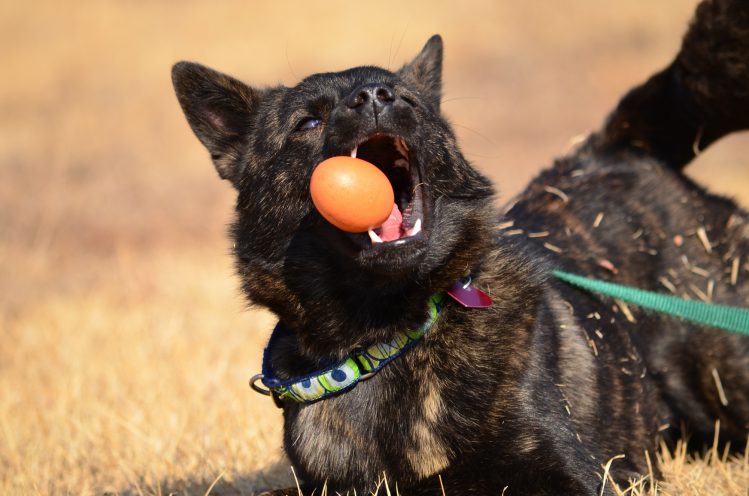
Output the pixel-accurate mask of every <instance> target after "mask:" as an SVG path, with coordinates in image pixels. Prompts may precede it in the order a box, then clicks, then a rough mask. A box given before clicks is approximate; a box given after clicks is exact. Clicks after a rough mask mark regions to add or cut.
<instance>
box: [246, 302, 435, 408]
mask: <svg viewBox="0 0 749 496" xmlns="http://www.w3.org/2000/svg"><path fill="white" fill-rule="evenodd" d="M444 300H445V295H444V294H443V293H438V294H436V295H433V296H432V297H431V298H429V301H428V304H429V308H428V310H429V317H428V318H427V321H426V322H424V324H423V325H422V326H421V327H419V328H418V329H415V330H406V331H403V332H400V333H398V335H396V336H395V337H394V338H393V339H392V340H391V341H390V342H387V343H376V344H373V345H372V346H369V347H367V348H365V349H361V350H356V351H354V352H353V353H352V354H351V355H349V356H348V357H346V358H344V359H343V360H341V361H340V362H337V363H334V364H332V365H330V366H328V367H325V368H323V369H320V370H317V371H315V372H312V373H310V374H307V375H305V376H302V377H294V378H291V379H287V380H280V379H278V378H277V377H276V376H275V374H274V373H273V371H272V370H271V369H270V350H272V349H273V348H274V346H275V345H276V344H275V343H277V342H278V340H279V339H281V338H282V337H283V336H284V335H289V334H290V331H289V330H288V329H286V327H285V326H284V325H283V324H282V323H281V322H279V323H278V324H277V325H276V327H275V329H273V333H272V334H271V337H270V341H268V346H267V347H266V348H265V351H264V352H263V372H262V373H261V374H256V375H254V376H252V378H251V379H250V387H251V388H252V389H254V390H255V391H257V392H258V393H260V394H264V395H266V396H272V397H273V399H274V400H275V402H276V404H277V405H279V406H281V404H282V401H283V400H290V401H294V402H297V403H314V402H315V401H319V400H322V399H327V398H330V397H331V396H335V395H338V394H341V393H343V392H345V391H348V390H350V389H351V388H353V387H354V386H356V385H357V384H358V383H360V382H362V381H366V380H367V379H369V378H371V377H372V376H374V375H375V374H376V373H377V372H379V371H380V370H381V369H382V368H383V367H384V366H385V365H387V364H388V363H390V362H391V361H393V360H394V359H395V358H397V357H398V356H400V355H401V354H403V353H405V352H406V351H407V350H409V349H410V348H411V347H413V346H414V345H415V344H416V343H418V342H419V341H420V340H421V338H423V337H424V335H425V334H426V333H427V332H428V331H429V329H430V328H431V327H432V325H434V323H435V322H436V320H437V317H438V316H439V313H440V311H441V310H442V306H443V304H444ZM258 382H261V383H262V384H263V386H265V388H267V389H265V388H263V387H262V386H260V385H259V384H258Z"/></svg>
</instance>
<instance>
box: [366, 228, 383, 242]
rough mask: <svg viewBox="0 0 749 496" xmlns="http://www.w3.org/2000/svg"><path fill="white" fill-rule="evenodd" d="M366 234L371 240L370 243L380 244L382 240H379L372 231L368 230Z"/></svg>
mask: <svg viewBox="0 0 749 496" xmlns="http://www.w3.org/2000/svg"><path fill="white" fill-rule="evenodd" d="M367 234H369V239H371V240H372V243H382V238H380V237H379V236H378V235H377V233H375V232H374V231H373V230H371V229H370V230H369V231H367Z"/></svg>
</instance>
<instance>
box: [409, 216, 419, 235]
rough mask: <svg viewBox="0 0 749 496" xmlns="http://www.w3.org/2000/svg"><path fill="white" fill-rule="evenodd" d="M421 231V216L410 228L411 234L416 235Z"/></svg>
mask: <svg viewBox="0 0 749 496" xmlns="http://www.w3.org/2000/svg"><path fill="white" fill-rule="evenodd" d="M420 232H421V217H420V218H418V219H416V222H415V223H414V226H413V227H412V228H411V229H409V230H408V235H409V236H416V235H417V234H419V233H420Z"/></svg>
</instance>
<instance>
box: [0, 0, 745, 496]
mask: <svg viewBox="0 0 749 496" xmlns="http://www.w3.org/2000/svg"><path fill="white" fill-rule="evenodd" d="M694 4H695V2H694V1H691V0H661V1H660V2H616V1H613V0H611V1H600V0H570V1H567V2H544V1H541V0H531V1H526V2H514V1H510V0H505V1H501V2H489V1H487V2H483V3H479V2H468V3H461V4H460V7H457V4H450V3H445V2H433V1H427V0H420V1H418V2H408V3H398V2H394V1H391V0H387V1H380V2H378V3H377V6H376V8H355V7H354V6H353V5H352V4H351V3H350V2H344V1H342V0H336V1H327V2H324V3H322V2H307V3H300V2H284V1H281V2H266V3H262V4H261V3H259V2H244V1H239V0H234V1H228V2H221V3H218V2H204V3H198V2H191V1H188V2H180V3H178V4H177V3H173V2H166V1H160V2H148V3H143V2H113V1H111V2H110V1H102V2H95V3H93V2H92V3H84V2H75V3H71V2H67V3H60V2H52V1H47V0H44V1H37V2H4V3H3V4H1V5H0V42H1V44H2V46H3V47H4V49H3V50H2V51H0V63H1V64H2V67H3V84H2V85H0V109H1V110H0V335H1V336H3V338H4V339H3V346H2V347H0V493H2V494H37V493H39V494H47V493H49V494H65V493H69V494H102V493H105V492H113V493H124V494H131V493H132V494H169V493H170V492H177V493H179V494H191V495H192V494H205V493H206V491H207V490H208V489H209V486H210V485H211V483H212V482H214V481H217V484H216V485H215V486H214V487H213V488H212V489H211V491H212V493H213V494H227V493H229V494H231V493H237V494H252V493H253V492H254V491H255V490H256V489H258V488H267V487H269V486H276V485H280V484H289V483H291V482H293V477H292V474H291V471H290V468H289V465H288V462H287V461H286V460H285V459H284V458H283V456H282V454H281V450H280V444H281V425H280V412H279V411H278V410H277V409H276V408H275V407H274V406H273V404H272V402H271V401H269V400H268V399H267V398H265V397H261V396H259V395H257V394H255V393H253V392H252V391H250V390H249V388H248V387H247V379H248V378H249V376H250V375H251V374H254V373H255V372H257V371H258V370H259V367H260V353H261V349H262V347H263V345H264V343H265V340H266V339H267V336H268V334H269V332H270V329H271V327H272V325H273V319H272V316H270V315H268V314H266V313H264V312H262V311H259V310H248V309H247V305H246V302H244V301H243V300H242V298H241V297H240V295H239V291H238V288H237V285H238V284H237V280H236V278H235V277H234V275H233V272H232V267H231V259H230V257H229V255H228V251H229V244H228V241H227V239H226V236H225V227H226V224H227V223H228V222H229V221H230V218H231V212H232V202H233V199H234V197H233V191H232V190H231V188H230V186H229V184H228V183H225V182H222V181H219V179H218V176H217V175H216V173H215V171H214V170H213V168H212V166H211V165H210V162H209V159H208V155H207V153H206V152H205V151H204V150H203V149H202V148H201V146H200V145H199V143H198V142H197V140H196V139H195V138H194V137H193V136H192V134H191V132H190V130H189V128H188V126H187V124H186V123H185V121H184V118H183V117H182V115H181V112H180V110H179V108H178V105H177V102H176V99H175V98H174V96H173V93H172V90H171V83H170V80H169V69H170V67H171V64H172V63H174V62H176V61H178V60H180V59H189V60H195V61H199V62H203V63H205V64H208V65H211V66H213V67H215V68H218V69H220V70H223V71H226V72H229V73H232V74H234V75H236V76H238V77H240V78H242V79H244V80H246V81H248V82H251V83H254V84H259V85H262V84H274V83H279V82H280V83H285V84H294V83H295V82H296V81H298V80H299V78H300V77H302V76H303V75H306V74H308V73H310V72H316V71H329V70H339V69H344V68H346V67H348V66H351V65H359V64H377V65H383V66H386V67H390V68H397V67H399V66H400V65H401V64H402V63H404V62H405V61H406V60H407V59H408V58H409V57H411V56H413V55H414V54H416V53H417V51H418V50H419V49H420V48H421V45H422V44H423V43H424V42H425V41H426V40H427V39H428V37H429V36H430V35H431V34H433V33H441V34H442V35H443V38H444V40H445V45H446V61H445V64H446V65H445V76H444V79H445V96H444V103H443V109H444V111H445V112H446V114H447V115H448V116H449V118H450V120H451V122H452V123H453V124H454V125H455V127H456V129H457V132H458V134H459V136H460V138H461V143H462V146H463V150H464V151H465V153H466V156H467V157H469V159H471V160H472V161H473V162H474V163H475V165H476V166H477V167H478V168H479V169H481V170H482V171H484V172H486V173H487V174H488V175H489V176H490V177H492V179H493V180H494V181H495V182H496V183H497V185H498V187H499V190H500V197H499V198H498V200H497V201H498V203H502V202H504V201H506V200H507V199H509V198H510V197H511V196H512V195H513V194H514V193H516V192H517V191H518V190H519V189H520V188H521V187H522V185H523V184H524V183H525V182H526V181H527V180H528V179H529V178H530V177H532V175H533V174H535V173H536V172H537V171H538V170H539V169H540V168H541V167H543V166H545V165H548V164H549V163H550V159H551V158H552V157H554V156H556V155H559V154H560V153H563V152H564V150H565V149H567V147H568V146H569V144H570V143H571V142H573V141H574V139H575V138H576V137H577V136H580V135H584V134H585V133H587V132H588V131H590V130H592V129H595V128H596V127H597V126H598V125H599V124H600V123H601V121H602V119H603V117H604V115H605V114H606V112H607V111H608V110H609V109H610V108H612V106H613V105H614V104H615V102H616V101H617V99H618V97H619V96H620V95H621V94H622V93H623V92H624V91H626V90H627V89H628V88H629V87H631V86H632V85H633V84H636V83H638V82H640V81H642V80H643V79H644V78H645V77H646V76H648V75H649V74H650V73H652V72H654V71H655V70H657V69H659V68H660V67H662V66H664V65H665V64H666V63H667V62H668V61H669V59H670V57H671V56H672V55H673V53H674V52H675V50H676V49H677V47H678V44H679V39H680V36H681V33H682V32H683V31H684V29H685V26H686V23H687V20H688V19H689V17H690V15H691V11H692V10H693V8H694ZM747 151H749V139H748V138H747V137H746V136H743V137H742V136H734V137H730V138H729V139H727V140H725V141H723V142H721V143H719V144H718V145H716V146H715V147H714V148H711V149H710V150H708V151H707V152H706V153H704V155H703V156H701V157H700V158H699V159H698V161H697V163H696V164H694V166H693V167H691V168H690V171H689V172H690V174H692V175H693V177H695V178H696V179H698V180H699V181H701V182H704V183H705V184H708V185H710V186H711V187H712V188H714V189H715V190H716V191H720V192H722V193H725V194H730V195H733V196H736V197H738V198H739V200H740V201H741V202H742V203H743V204H744V205H747V204H749V167H748V166H747V161H748V159H747V157H746V155H747ZM665 456H667V457H668V456H669V455H665ZM613 463H616V462H615V461H614V462H613ZM665 467H666V475H667V478H666V480H667V483H666V486H665V489H664V491H663V494H666V495H677V494H678V495H682V494H687V495H697V494H705V495H706V494H731V495H733V494H735V495H741V496H746V494H747V487H749V468H747V461H746V459H744V460H743V461H741V460H739V461H734V462H730V463H723V462H722V461H721V456H718V454H712V455H708V461H707V462H705V461H701V462H696V463H695V462H692V463H686V464H685V463H684V456H683V453H682V454H681V455H678V454H677V456H676V458H675V460H667V463H666V464H665ZM624 489H625V488H622V490H624ZM509 494H512V493H511V492H510V493H509Z"/></svg>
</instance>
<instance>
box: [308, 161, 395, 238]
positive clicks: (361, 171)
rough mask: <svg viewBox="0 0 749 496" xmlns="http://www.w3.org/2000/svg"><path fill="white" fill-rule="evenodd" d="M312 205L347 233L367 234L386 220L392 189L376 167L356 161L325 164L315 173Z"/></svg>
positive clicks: (319, 166) (316, 169)
mask: <svg viewBox="0 0 749 496" xmlns="http://www.w3.org/2000/svg"><path fill="white" fill-rule="evenodd" d="M309 189H310V194H311V195H312V202H313V203H314V204H315V208H317V210H318V211H319V212H320V214H321V215H322V216H323V217H324V218H325V220H327V221H328V222H330V223H331V224H333V225H334V226H336V227H337V228H338V229H341V230H343V231H346V232H352V233H355V232H365V231H367V230H368V229H371V228H374V227H378V226H380V225H381V224H382V223H383V222H385V221H386V220H387V218H388V217H389V216H390V212H391V211H392V210H393V202H394V194H393V187H392V186H391V185H390V181H389V180H388V178H387V177H386V176H385V174H384V173H383V172H382V171H381V170H380V169H378V168H377V167H376V166H374V165H372V164H370V163H369V162H367V161H365V160H361V159H358V158H354V157H347V156H339V157H330V158H329V159H327V160H323V161H322V162H320V164H319V165H318V166H317V167H316V168H315V170H314V171H313V172H312V179H311V180H310V188H309Z"/></svg>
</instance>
